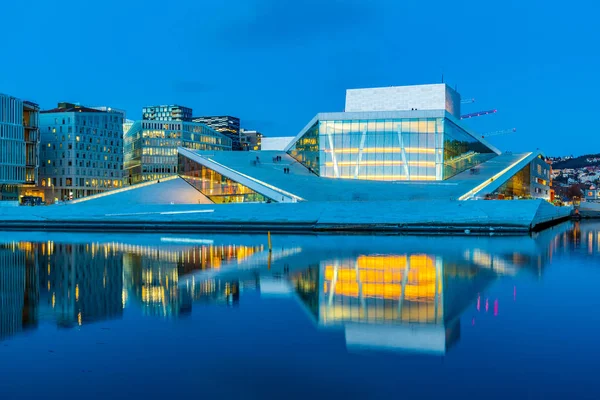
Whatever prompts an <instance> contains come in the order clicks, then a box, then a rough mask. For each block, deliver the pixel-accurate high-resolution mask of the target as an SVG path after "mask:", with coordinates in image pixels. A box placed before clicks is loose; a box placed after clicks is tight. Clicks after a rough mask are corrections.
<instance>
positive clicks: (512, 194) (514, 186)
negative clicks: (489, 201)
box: [488, 164, 531, 199]
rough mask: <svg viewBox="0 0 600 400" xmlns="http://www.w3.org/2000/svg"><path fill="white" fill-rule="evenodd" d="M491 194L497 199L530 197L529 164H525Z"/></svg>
mask: <svg viewBox="0 0 600 400" xmlns="http://www.w3.org/2000/svg"><path fill="white" fill-rule="evenodd" d="M491 196H492V197H493V198H498V199H515V198H517V199H518V198H531V165H530V164H527V165H526V166H525V167H524V168H522V169H521V170H520V171H519V172H517V173H516V174H515V175H514V176H513V177H512V178H510V179H509V180H508V181H506V183H504V184H503V185H502V186H500V187H499V188H498V189H497V190H496V191H495V192H494V193H493V194H492V195H491ZM488 197H489V196H488Z"/></svg>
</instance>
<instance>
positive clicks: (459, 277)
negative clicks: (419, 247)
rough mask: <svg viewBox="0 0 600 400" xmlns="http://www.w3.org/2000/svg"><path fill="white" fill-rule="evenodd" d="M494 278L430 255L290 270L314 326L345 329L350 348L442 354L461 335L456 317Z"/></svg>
mask: <svg viewBox="0 0 600 400" xmlns="http://www.w3.org/2000/svg"><path fill="white" fill-rule="evenodd" d="M495 277H496V274H495V273H494V272H493V271H491V270H488V269H482V268H478V267H477V266H475V265H467V264H464V263H460V264H459V263H456V262H453V261H445V260H444V259H443V258H442V257H441V256H436V255H430V254H399V255H360V256H358V257H353V258H347V259H334V260H328V261H323V262H321V263H320V264H319V265H314V266H311V267H309V268H308V269H307V270H305V271H301V272H298V273H295V274H292V275H291V280H292V282H293V284H294V286H295V288H296V291H297V293H298V295H299V297H300V298H301V299H302V302H303V303H304V304H305V305H306V307H307V308H308V309H309V310H310V312H311V313H312V315H313V316H314V318H315V321H316V322H317V324H318V325H319V326H322V327H326V328H334V329H339V328H342V329H343V330H344V332H345V338H346V346H347V347H348V348H349V349H361V348H377V349H387V350H412V351H418V352H427V353H435V354H443V353H445V352H446V351H447V350H448V348H450V347H451V346H452V345H453V344H454V343H455V342H456V341H457V340H458V338H459V337H460V318H459V317H460V315H461V313H462V312H463V311H464V309H465V308H466V307H467V306H468V305H469V304H471V303H472V302H473V300H474V299H475V297H476V296H477V293H479V292H480V291H482V290H484V289H485V288H486V287H487V286H488V285H489V284H490V283H491V282H492V281H493V280H494V279H495Z"/></svg>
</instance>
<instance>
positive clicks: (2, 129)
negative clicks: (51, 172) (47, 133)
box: [0, 94, 39, 201]
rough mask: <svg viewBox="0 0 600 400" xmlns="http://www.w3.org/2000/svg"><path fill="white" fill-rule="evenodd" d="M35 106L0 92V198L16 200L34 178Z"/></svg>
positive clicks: (36, 157)
mask: <svg viewBox="0 0 600 400" xmlns="http://www.w3.org/2000/svg"><path fill="white" fill-rule="evenodd" d="M38 114H39V107H38V105H37V104H35V103H32V102H28V101H23V100H20V99H17V98H16V97H12V96H7V95H3V94H0V200H11V201H16V200H18V199H19V191H20V190H21V192H23V190H24V189H25V188H24V186H29V187H31V186H34V185H35V184H36V182H37V179H38V165H39V163H38V155H39V129H38Z"/></svg>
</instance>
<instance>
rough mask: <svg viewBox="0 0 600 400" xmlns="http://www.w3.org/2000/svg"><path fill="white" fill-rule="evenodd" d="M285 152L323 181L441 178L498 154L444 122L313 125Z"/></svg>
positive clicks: (413, 120)
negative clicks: (340, 179)
mask: <svg viewBox="0 0 600 400" xmlns="http://www.w3.org/2000/svg"><path fill="white" fill-rule="evenodd" d="M289 154H290V155H291V156H292V157H294V158H295V159H296V160H298V161H299V162H300V163H302V164H304V165H305V166H306V167H307V168H309V169H311V170H312V171H314V172H315V173H316V174H318V175H320V176H322V177H328V178H343V179H368V180H386V181H394V180H415V181H420V180H443V179H448V178H450V177H451V176H454V175H456V174H458V173H460V172H462V171H465V170H467V169H469V168H472V167H474V166H475V165H477V164H480V163H482V162H484V161H487V160H489V159H490V158H492V157H494V156H496V153H494V152H493V151H492V150H491V149H490V148H488V147H487V146H485V145H484V144H483V143H481V142H480V141H478V140H477V139H475V138H474V137H472V136H471V135H469V134H468V133H467V132H465V131H464V130H463V129H461V128H460V127H459V126H457V125H455V124H454V123H452V122H451V121H450V120H448V119H446V118H397V119H364V120H363V119H360V120H359V119H356V120H331V121H325V120H323V121H317V122H316V123H315V124H314V125H313V126H312V127H310V128H309V129H308V130H307V131H306V133H305V134H304V135H303V136H302V137H301V138H300V139H299V140H298V141H297V142H296V143H295V144H294V145H293V146H292V147H291V148H290V150H289Z"/></svg>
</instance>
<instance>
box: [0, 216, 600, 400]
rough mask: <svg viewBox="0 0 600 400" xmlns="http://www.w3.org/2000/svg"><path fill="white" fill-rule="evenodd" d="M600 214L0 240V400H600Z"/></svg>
mask: <svg viewBox="0 0 600 400" xmlns="http://www.w3.org/2000/svg"><path fill="white" fill-rule="evenodd" d="M599 255H600V224H599V223H581V224H577V223H575V224H572V223H567V224H564V225H560V226H557V227H554V228H552V229H549V230H546V231H544V232H541V233H539V234H536V235H534V236H533V237H381V236H375V237H373V236H365V237H362V236H322V237H317V236H278V235H274V236H273V252H272V254H271V256H269V252H268V249H267V238H266V237H265V236H242V235H240V236H231V235H229V236H224V235H223V236H218V235H194V236H181V235H91V234H90V235H83V234H56V233H55V234H51V233H3V234H2V233H0V399H18V398H40V399H54V398H75V399H77V398H81V399H90V398H92V399H96V398H110V399H117V398H128V399H134V398H165V399H171V398H194V399H195V398H217V397H218V398H221V399H227V398H233V397H237V398H361V399H367V398H369V399H370V398H386V399H389V398H440V397H446V398H486V399H488V398H503V399H508V398H573V399H578V398H600V388H599V386H598V373H599V372H600V367H599V363H600V361H599V356H600V338H599V336H600V330H599V329H598V328H599V322H600V316H599V312H598V310H600V307H599V306H600V295H599V294H598V283H599V282H600V263H599V261H600V256H599Z"/></svg>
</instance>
